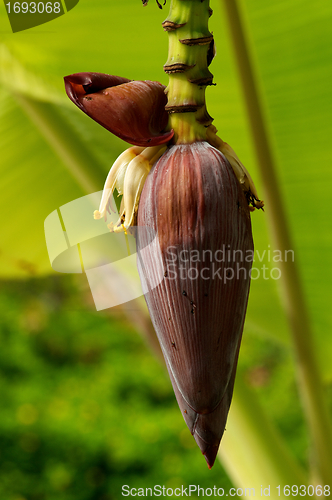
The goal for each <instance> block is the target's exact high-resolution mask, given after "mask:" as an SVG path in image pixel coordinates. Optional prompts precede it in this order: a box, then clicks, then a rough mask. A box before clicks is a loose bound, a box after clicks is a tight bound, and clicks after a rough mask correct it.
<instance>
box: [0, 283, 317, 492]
mask: <svg viewBox="0 0 332 500" xmlns="http://www.w3.org/2000/svg"><path fill="white" fill-rule="evenodd" d="M0 318H1V319H0V342H1V346H2V347H1V351H0V392H1V404H0V498H1V500H23V499H24V500H58V499H59V498H61V500H62V499H63V500H111V499H112V500H113V499H116V500H117V499H119V498H121V487H122V485H124V484H128V485H130V486H132V487H136V488H138V487H144V488H145V487H153V486H154V485H155V484H160V485H165V486H167V487H173V488H174V487H177V486H179V485H180V486H181V485H182V484H183V485H185V486H187V485H189V484H199V485H200V486H201V487H205V488H207V487H211V486H212V487H213V485H217V486H219V487H220V486H221V487H223V488H225V489H226V488H229V487H231V486H232V485H231V483H230V481H229V479H228V478H227V476H226V474H225V472H224V471H223V469H222V467H221V465H220V463H219V462H216V464H215V466H214V468H213V469H212V470H211V471H209V470H208V468H207V467H206V464H205V460H204V458H203V456H202V455H201V454H200V452H199V450H198V448H197V446H196V444H195V442H194V439H193V438H192V436H191V435H190V432H189V430H188V429H187V427H186V425H185V423H184V421H183V419H182V416H181V413H180V412H179V410H178V407H177V404H176V400H175V397H174V395H173V391H172V388H171V384H170V381H169V379H168V375H167V373H166V370H165V369H164V367H163V366H162V365H161V363H159V361H157V360H156V359H155V357H154V356H153V355H152V354H151V352H150V351H149V350H148V348H147V346H146V345H145V344H144V342H143V341H142V339H141V337H140V335H139V334H138V333H137V332H136V331H135V330H134V329H133V327H132V325H131V324H130V323H129V322H128V320H127V319H126V317H125V316H124V314H123V312H122V311H121V309H116V310H115V311H111V313H110V312H107V311H106V312H104V313H100V312H99V313H96V312H95V311H94V306H93V304H92V298H91V295H90V291H89V289H88V286H87V283H86V281H85V278H84V277H83V276H80V277H79V279H77V278H76V279H73V278H72V277H68V276H67V277H64V276H53V277H50V278H46V279H30V280H28V281H25V282H22V283H17V282H2V283H1V291H0ZM240 358H241V360H240V364H241V370H242V372H243V373H244V376H245V379H246V381H247V383H248V384H249V385H250V386H251V387H252V388H254V390H255V391H256V392H257V394H258V395H259V397H260V400H261V403H262V404H263V406H264V407H265V409H267V410H268V411H269V413H270V414H271V415H273V417H274V421H275V423H276V425H277V426H278V427H279V429H280V430H281V431H282V433H283V435H284V436H285V438H286V439H287V441H288V443H289V444H290V446H291V449H292V452H293V453H294V455H296V457H297V458H298V459H299V460H300V462H302V463H303V465H305V464H306V461H307V460H306V459H307V454H308V442H307V436H306V429H305V425H304V421H303V416H302V412H301V407H300V403H299V400H298V396H297V390H296V384H295V379H294V373H293V364H292V359H291V357H290V355H289V353H288V350H287V349H286V348H285V347H284V346H283V345H282V344H278V343H276V342H275V341H272V340H269V339H266V338H264V337H261V338H257V337H253V336H252V335H250V334H248V335H247V336H245V338H244V341H243V346H242V350H241V356H240ZM226 432H227V429H226Z"/></svg>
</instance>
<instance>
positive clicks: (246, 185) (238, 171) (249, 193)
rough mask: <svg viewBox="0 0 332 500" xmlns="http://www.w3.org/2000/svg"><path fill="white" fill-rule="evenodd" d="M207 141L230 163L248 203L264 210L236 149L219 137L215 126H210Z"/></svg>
mask: <svg viewBox="0 0 332 500" xmlns="http://www.w3.org/2000/svg"><path fill="white" fill-rule="evenodd" d="M206 136H207V140H208V141H209V143H210V144H211V145H212V146H214V147H215V148H217V149H219V151H221V153H223V155H225V157H226V158H227V160H228V161H229V163H230V165H231V167H232V169H233V170H234V173H235V175H236V178H237V180H238V181H239V183H240V184H241V187H242V189H243V191H244V194H245V195H246V198H247V200H248V203H250V204H251V205H252V206H253V207H255V208H263V206H264V202H263V201H262V200H260V199H259V198H258V193H257V189H256V187H255V184H254V181H253V180H252V178H251V175H250V174H249V172H248V170H247V169H246V168H245V166H244V165H243V164H242V163H241V161H240V160H239V158H238V156H237V154H236V153H235V151H234V149H232V148H231V146H230V145H229V144H227V142H224V141H223V140H222V139H220V137H218V136H217V129H216V127H215V126H214V125H210V126H209V127H208V128H207V133H206Z"/></svg>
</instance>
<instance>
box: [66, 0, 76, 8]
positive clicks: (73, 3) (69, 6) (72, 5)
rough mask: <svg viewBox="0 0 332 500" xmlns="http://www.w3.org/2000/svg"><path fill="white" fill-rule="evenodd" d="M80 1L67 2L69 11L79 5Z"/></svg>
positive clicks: (70, 0)
mask: <svg viewBox="0 0 332 500" xmlns="http://www.w3.org/2000/svg"><path fill="white" fill-rule="evenodd" d="M78 2H79V0H65V4H66V7H67V10H71V9H73V8H74V7H75V5H77V4H78Z"/></svg>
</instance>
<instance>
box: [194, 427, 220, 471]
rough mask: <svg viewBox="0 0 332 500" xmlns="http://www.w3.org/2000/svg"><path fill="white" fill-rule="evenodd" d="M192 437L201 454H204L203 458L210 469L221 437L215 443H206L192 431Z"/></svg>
mask: <svg viewBox="0 0 332 500" xmlns="http://www.w3.org/2000/svg"><path fill="white" fill-rule="evenodd" d="M194 438H195V441H196V443H197V444H198V446H199V448H200V450H201V452H202V454H203V455H204V458H205V460H206V462H207V464H208V467H209V469H212V467H213V465H214V462H215V460H216V457H217V454H218V450H219V445H220V441H221V439H220V440H219V442H218V443H217V444H208V443H207V442H206V441H204V439H202V438H201V437H200V436H199V435H198V434H197V433H196V432H195V433H194Z"/></svg>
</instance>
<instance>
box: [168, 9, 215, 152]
mask: <svg viewBox="0 0 332 500" xmlns="http://www.w3.org/2000/svg"><path fill="white" fill-rule="evenodd" d="M211 14H212V11H211V9H210V7H209V0H203V1H202V0H172V1H171V6H170V13H169V16H168V18H167V19H166V20H165V21H164V22H163V28H164V30H165V31H167V32H168V36H169V51H168V60H167V62H166V64H165V65H164V71H165V73H167V74H168V75H169V85H168V87H167V90H166V92H167V97H168V102H167V106H166V110H167V111H168V112H169V116H170V118H169V125H170V127H171V128H173V129H174V132H175V135H174V142H175V143H176V144H186V143H192V142H194V141H203V140H206V130H207V127H208V126H209V125H210V124H211V123H212V118H211V116H209V114H208V113H207V110H206V105H205V89H206V86H207V85H212V79H213V75H212V73H210V71H209V69H208V65H209V63H210V62H211V60H212V55H213V47H214V42H213V35H212V34H211V33H210V32H209V30H208V20H209V17H210V15H211Z"/></svg>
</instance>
